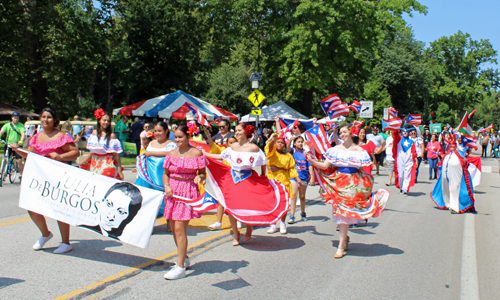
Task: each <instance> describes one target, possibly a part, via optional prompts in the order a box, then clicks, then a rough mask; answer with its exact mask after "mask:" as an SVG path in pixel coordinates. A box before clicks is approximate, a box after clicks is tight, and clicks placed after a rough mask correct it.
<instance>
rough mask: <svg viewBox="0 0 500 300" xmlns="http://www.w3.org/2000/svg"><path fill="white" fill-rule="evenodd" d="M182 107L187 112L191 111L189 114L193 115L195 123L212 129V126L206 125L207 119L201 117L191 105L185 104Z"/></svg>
mask: <svg viewBox="0 0 500 300" xmlns="http://www.w3.org/2000/svg"><path fill="white" fill-rule="evenodd" d="M184 105H186V106H187V107H188V108H189V110H191V112H192V113H193V115H194V116H195V117H196V121H197V122H198V124H200V125H202V126H208V127H212V125H210V123H208V121H207V119H206V118H205V116H203V115H202V114H201V113H200V112H199V111H198V109H197V108H196V107H194V106H193V105H192V104H189V103H187V102H186V103H185V104H184Z"/></svg>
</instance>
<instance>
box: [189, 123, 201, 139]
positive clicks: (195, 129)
mask: <svg viewBox="0 0 500 300" xmlns="http://www.w3.org/2000/svg"><path fill="white" fill-rule="evenodd" d="M187 127H188V134H189V135H190V136H193V135H196V134H198V133H199V132H200V131H199V130H198V126H197V125H196V122H195V121H189V122H188V123H187Z"/></svg>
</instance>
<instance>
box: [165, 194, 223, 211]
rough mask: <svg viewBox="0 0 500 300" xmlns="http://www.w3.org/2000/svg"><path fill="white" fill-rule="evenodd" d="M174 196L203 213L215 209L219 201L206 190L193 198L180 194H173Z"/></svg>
mask: <svg viewBox="0 0 500 300" xmlns="http://www.w3.org/2000/svg"><path fill="white" fill-rule="evenodd" d="M173 197H174V198H176V199H178V200H179V201H180V202H183V203H185V204H187V205H189V206H191V208H193V210H194V211H196V212H199V213H204V212H207V211H209V210H212V209H216V208H217V207H218V206H219V203H218V202H217V200H215V198H214V197H213V196H212V195H210V193H208V192H207V191H205V192H204V193H203V194H201V195H200V196H199V197H198V198H195V199H189V198H184V197H180V196H176V195H174V196H173Z"/></svg>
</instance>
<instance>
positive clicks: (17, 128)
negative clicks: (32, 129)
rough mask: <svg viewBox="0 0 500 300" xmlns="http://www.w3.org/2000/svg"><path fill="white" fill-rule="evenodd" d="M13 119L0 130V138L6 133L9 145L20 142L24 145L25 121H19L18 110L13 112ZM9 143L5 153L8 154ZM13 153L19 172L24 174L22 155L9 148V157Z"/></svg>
mask: <svg viewBox="0 0 500 300" xmlns="http://www.w3.org/2000/svg"><path fill="white" fill-rule="evenodd" d="M11 119H12V122H9V123H7V124H5V125H3V127H2V129H1V130H0V138H1V137H2V135H3V134H4V133H6V134H7V136H6V138H5V140H6V142H7V145H12V144H18V145H19V146H22V145H23V141H24V133H25V132H26V128H24V125H23V123H20V122H19V113H18V112H17V111H15V112H13V113H12V117H11ZM7 145H5V150H4V153H5V154H7ZM11 155H14V156H15V157H16V161H17V169H18V172H19V174H22V173H23V167H24V165H23V160H22V159H21V156H19V154H17V153H16V152H15V151H12V149H9V158H10V156H11ZM19 178H21V175H19Z"/></svg>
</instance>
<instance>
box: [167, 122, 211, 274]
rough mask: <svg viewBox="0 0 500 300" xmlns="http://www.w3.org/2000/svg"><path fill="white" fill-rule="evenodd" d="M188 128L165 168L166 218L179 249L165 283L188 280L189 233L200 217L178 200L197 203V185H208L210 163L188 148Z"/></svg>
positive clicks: (178, 134)
mask: <svg viewBox="0 0 500 300" xmlns="http://www.w3.org/2000/svg"><path fill="white" fill-rule="evenodd" d="M189 137H190V136H189V133H188V127H187V125H180V126H179V127H178V128H177V130H176V131H175V143H176V144H177V147H178V148H176V149H174V150H172V151H170V152H168V153H167V156H166V157H165V162H164V163H163V167H164V168H165V172H164V173H163V185H164V186H165V195H166V196H165V211H164V213H163V216H164V217H165V219H167V220H170V226H171V228H172V232H173V234H174V240H175V244H176V245H177V251H178V255H177V263H176V264H175V266H174V267H173V268H172V269H171V270H170V271H169V272H168V273H166V274H165V276H164V277H165V279H171V280H172V279H179V278H183V277H186V268H187V267H189V258H188V257H186V253H187V245H188V239H187V235H186V230H187V227H188V224H189V221H190V220H191V219H195V218H200V217H201V213H197V212H194V211H193V209H192V208H191V207H190V206H187V205H186V204H184V203H183V202H180V201H178V200H177V199H178V198H176V197H175V196H179V197H184V198H189V199H195V198H197V197H199V196H200V192H199V190H198V184H199V183H201V182H205V179H206V173H205V166H206V165H207V164H208V160H207V158H206V157H205V156H203V153H202V152H201V151H200V150H198V149H196V148H195V147H192V146H191V145H189Z"/></svg>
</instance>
